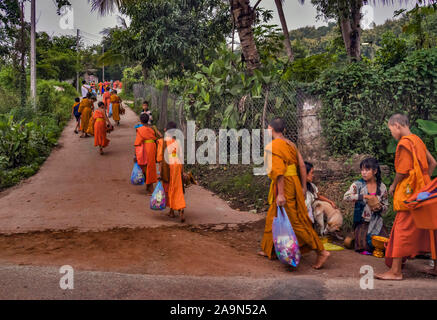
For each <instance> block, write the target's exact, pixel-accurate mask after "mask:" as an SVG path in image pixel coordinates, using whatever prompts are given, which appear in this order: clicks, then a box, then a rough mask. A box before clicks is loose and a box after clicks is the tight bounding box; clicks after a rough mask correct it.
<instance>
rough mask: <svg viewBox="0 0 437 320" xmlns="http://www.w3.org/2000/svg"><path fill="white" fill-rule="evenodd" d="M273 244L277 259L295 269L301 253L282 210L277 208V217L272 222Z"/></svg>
mask: <svg viewBox="0 0 437 320" xmlns="http://www.w3.org/2000/svg"><path fill="white" fill-rule="evenodd" d="M273 243H274V245H275V252H276V255H277V256H278V259H279V260H280V261H281V262H282V263H285V264H289V265H291V266H293V267H297V266H298V265H299V262H300V258H301V253H300V250H299V244H298V242H297V238H296V234H295V233H294V231H293V227H292V226H291V223H290V220H288V216H287V214H286V213H285V210H284V208H282V207H278V214H277V217H276V218H275V219H274V220H273Z"/></svg>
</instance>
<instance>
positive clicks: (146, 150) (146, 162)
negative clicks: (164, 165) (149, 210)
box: [134, 113, 158, 194]
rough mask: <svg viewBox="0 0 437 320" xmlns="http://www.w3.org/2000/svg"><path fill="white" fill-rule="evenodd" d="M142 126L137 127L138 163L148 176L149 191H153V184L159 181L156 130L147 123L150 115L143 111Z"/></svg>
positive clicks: (136, 148) (136, 151)
mask: <svg viewBox="0 0 437 320" xmlns="http://www.w3.org/2000/svg"><path fill="white" fill-rule="evenodd" d="M140 120H141V123H142V125H143V126H142V127H139V128H137V136H136V139H135V144H134V145H135V156H136V161H137V163H138V165H139V166H140V167H141V169H142V170H143V172H144V175H145V176H146V185H147V192H148V193H149V194H152V193H153V191H154V190H153V184H154V183H156V182H158V176H157V172H156V139H157V138H156V135H155V131H154V130H153V129H152V128H151V127H150V126H149V125H148V124H147V123H148V122H149V116H148V115H147V114H145V113H143V114H142V115H141V116H140Z"/></svg>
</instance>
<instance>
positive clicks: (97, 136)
mask: <svg viewBox="0 0 437 320" xmlns="http://www.w3.org/2000/svg"><path fill="white" fill-rule="evenodd" d="M93 118H94V120H95V121H94V146H95V147H98V146H99V147H103V148H105V147H107V146H108V145H109V141H110V140H108V139H107V138H106V120H105V115H104V114H103V111H101V110H96V111H94V115H93Z"/></svg>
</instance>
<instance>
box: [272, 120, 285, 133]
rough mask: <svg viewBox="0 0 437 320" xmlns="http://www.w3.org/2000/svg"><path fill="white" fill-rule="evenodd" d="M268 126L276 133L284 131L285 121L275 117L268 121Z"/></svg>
mask: <svg viewBox="0 0 437 320" xmlns="http://www.w3.org/2000/svg"><path fill="white" fill-rule="evenodd" d="M270 127H272V129H273V130H274V131H275V132H277V133H284V131H285V123H284V120H282V118H275V119H273V120H272V121H271V122H270Z"/></svg>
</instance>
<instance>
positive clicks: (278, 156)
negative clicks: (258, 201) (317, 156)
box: [261, 139, 324, 259]
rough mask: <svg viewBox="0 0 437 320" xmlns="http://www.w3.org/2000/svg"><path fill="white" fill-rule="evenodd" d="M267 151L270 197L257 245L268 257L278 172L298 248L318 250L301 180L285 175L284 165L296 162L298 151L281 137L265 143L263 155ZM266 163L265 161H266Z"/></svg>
mask: <svg viewBox="0 0 437 320" xmlns="http://www.w3.org/2000/svg"><path fill="white" fill-rule="evenodd" d="M269 153H271V159H272V160H271V172H270V173H269V177H270V179H271V180H272V183H273V184H272V185H273V189H272V195H273V201H272V203H271V205H270V208H269V211H268V212H267V217H266V226H265V229H264V236H263V239H262V242H261V248H262V250H263V251H264V253H265V254H267V255H268V257H269V258H270V259H271V258H272V255H273V254H274V245H273V234H272V226H273V219H274V218H275V217H276V214H277V205H276V193H277V179H278V176H281V175H282V176H284V196H285V199H286V204H285V206H284V209H285V211H286V212H287V216H288V219H289V220H290V222H291V225H292V227H293V230H294V232H295V234H296V237H297V240H298V243H299V246H300V248H301V251H302V252H306V251H308V250H310V249H312V250H318V251H322V250H324V247H323V243H322V242H321V240H320V239H319V236H318V235H317V233H316V231H315V230H314V228H313V226H312V222H311V220H310V218H309V215H308V211H307V210H308V209H307V207H306V205H305V198H304V195H303V190H302V184H301V182H300V179H299V177H298V176H297V175H295V176H286V172H287V167H288V166H290V165H295V166H296V167H297V166H298V151H297V148H296V147H295V146H294V145H293V146H292V145H290V144H288V143H287V142H286V141H284V140H282V139H275V140H273V142H272V143H271V144H270V145H268V146H267V147H266V155H268V154H269ZM266 163H268V162H266Z"/></svg>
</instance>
